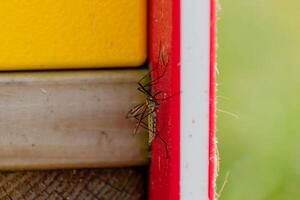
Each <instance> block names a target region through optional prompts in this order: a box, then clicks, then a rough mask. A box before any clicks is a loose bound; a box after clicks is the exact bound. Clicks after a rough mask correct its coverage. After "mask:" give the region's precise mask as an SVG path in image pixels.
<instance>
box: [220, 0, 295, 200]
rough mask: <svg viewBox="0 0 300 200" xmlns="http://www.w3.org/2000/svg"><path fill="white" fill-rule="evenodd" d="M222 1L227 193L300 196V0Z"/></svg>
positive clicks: (257, 198)
mask: <svg viewBox="0 0 300 200" xmlns="http://www.w3.org/2000/svg"><path fill="white" fill-rule="evenodd" d="M220 4H221V10H220V12H219V23H218V42H219V48H218V69H219V75H218V109H220V110H219V111H218V118H217V135H218V141H219V145H218V146H219V151H220V157H221V160H220V164H221V171H220V176H219V179H218V187H219V188H220V186H221V185H222V183H223V181H224V175H225V174H226V172H230V176H229V179H228V183H227V185H226V187H225V189H224V192H223V193H222V196H221V198H220V199H221V200H290V199H300V156H299V154H300V144H299V143H300V128H299V126H300V90H299V89H300V1H299V0H298V1H297V0H286V1H282V0H220ZM223 111H225V112H226V111H228V112H231V113H234V114H237V115H238V116H239V117H238V118H236V117H233V116H231V115H230V114H226V113H224V112H223Z"/></svg>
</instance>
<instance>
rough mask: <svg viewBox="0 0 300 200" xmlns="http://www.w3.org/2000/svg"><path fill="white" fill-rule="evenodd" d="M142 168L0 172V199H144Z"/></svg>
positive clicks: (145, 176)
mask: <svg viewBox="0 0 300 200" xmlns="http://www.w3.org/2000/svg"><path fill="white" fill-rule="evenodd" d="M146 178H147V170H146V169H144V168H124V169H82V170H54V171H21V172H0V199H3V200H5V199H7V200H12V199H19V200H45V199H48V200H63V199H68V200H76V199H84V200H100V199H101V200H112V199H117V200H143V199H146V188H147V184H146Z"/></svg>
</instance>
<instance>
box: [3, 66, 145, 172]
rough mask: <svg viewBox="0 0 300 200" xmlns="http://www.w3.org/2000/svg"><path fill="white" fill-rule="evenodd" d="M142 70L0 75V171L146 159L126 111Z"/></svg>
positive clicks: (120, 163) (115, 164) (139, 98)
mask: <svg viewBox="0 0 300 200" xmlns="http://www.w3.org/2000/svg"><path fill="white" fill-rule="evenodd" d="M144 74H145V71H144V70H91V71H72V72H63V71H61V72H22V73H21V72H19V73H0V110H1V112H0V170H14V169H57V168H93V167H126V166H136V165H146V164H147V163H148V144H147V140H148V136H147V133H146V132H140V133H138V134H136V135H135V136H133V129H134V126H135V121H130V120H128V119H126V118H125V116H126V114H127V112H128V111H129V110H130V108H132V106H134V105H136V104H137V103H140V102H142V101H143V97H142V96H141V95H140V94H139V92H138V91H137V81H138V80H139V79H140V77H142V76H143V75H144Z"/></svg>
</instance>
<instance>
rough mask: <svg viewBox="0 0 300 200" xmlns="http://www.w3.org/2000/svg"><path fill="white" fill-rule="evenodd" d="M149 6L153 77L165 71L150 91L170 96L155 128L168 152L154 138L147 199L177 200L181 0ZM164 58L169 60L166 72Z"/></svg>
mask: <svg viewBox="0 0 300 200" xmlns="http://www.w3.org/2000/svg"><path fill="white" fill-rule="evenodd" d="M149 9H150V12H149V13H150V14H149V15H150V16H149V26H150V27H149V31H150V34H149V35H150V36H149V37H150V38H149V48H150V52H149V53H150V55H149V59H150V65H151V66H152V68H153V69H154V71H153V73H152V79H153V80H156V79H157V78H158V77H159V76H160V75H161V74H164V76H163V77H162V78H161V79H160V80H159V84H157V85H154V86H153V91H162V92H163V93H164V96H165V97H170V98H166V100H163V101H161V102H160V103H161V105H160V107H159V110H158V112H157V131H158V134H160V135H161V137H162V139H163V140H165V141H166V142H167V147H168V155H169V156H168V157H167V156H166V150H165V148H164V144H163V143H162V142H161V141H160V140H159V139H155V140H154V141H153V143H152V158H151V169H150V183H149V199H150V200H160V199H162V200H179V199H180V188H179V187H180V182H179V179H180V94H179V91H180V1H179V0H173V1H171V0H166V1H161V0H151V1H150V4H149ZM162 54H163V56H161V55H162ZM162 57H163V58H162ZM163 59H164V60H165V61H167V60H169V64H168V65H167V66H165V67H166V72H165V73H163V70H164V66H162V62H164V61H163ZM156 68H157V69H158V70H156Z"/></svg>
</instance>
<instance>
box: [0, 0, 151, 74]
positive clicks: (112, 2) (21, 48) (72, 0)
mask: <svg viewBox="0 0 300 200" xmlns="http://www.w3.org/2000/svg"><path fill="white" fill-rule="evenodd" d="M146 4H147V1H146V0H42V1H41V0H9V1H1V2H0V27H1V28H0V70H20V69H55V68H94V67H118V66H120V67H121V66H124V67H128V66H138V65H141V64H142V63H143V62H144V61H145V59H146V43H147V42H146V21H147V20H146V15H147V14H146Z"/></svg>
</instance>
